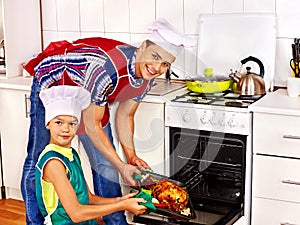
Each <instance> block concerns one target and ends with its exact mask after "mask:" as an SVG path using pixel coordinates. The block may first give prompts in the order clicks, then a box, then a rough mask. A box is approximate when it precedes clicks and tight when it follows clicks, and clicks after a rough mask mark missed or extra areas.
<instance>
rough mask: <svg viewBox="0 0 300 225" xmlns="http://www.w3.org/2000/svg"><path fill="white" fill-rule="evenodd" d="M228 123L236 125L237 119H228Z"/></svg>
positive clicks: (230, 125) (232, 125)
mask: <svg viewBox="0 0 300 225" xmlns="http://www.w3.org/2000/svg"><path fill="white" fill-rule="evenodd" d="M227 124H228V126H229V127H236V125H237V121H236V119H235V118H231V119H229V120H228V123H227Z"/></svg>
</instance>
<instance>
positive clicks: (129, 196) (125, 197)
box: [120, 191, 139, 201]
mask: <svg viewBox="0 0 300 225" xmlns="http://www.w3.org/2000/svg"><path fill="white" fill-rule="evenodd" d="M138 193H139V192H138V191H136V192H133V193H129V194H126V195H123V196H122V197H120V201H123V200H126V199H129V198H132V197H134V196H136V195H137V194H138Z"/></svg>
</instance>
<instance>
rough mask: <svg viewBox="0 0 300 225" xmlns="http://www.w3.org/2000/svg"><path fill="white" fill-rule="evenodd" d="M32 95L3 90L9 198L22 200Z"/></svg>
mask: <svg viewBox="0 0 300 225" xmlns="http://www.w3.org/2000/svg"><path fill="white" fill-rule="evenodd" d="M29 95H30V92H29V91H24V90H15V89H2V88H1V89H0V108H1V110H0V133H1V150H2V163H3V176H4V177H3V178H4V181H3V183H4V186H5V187H6V197H7V198H17V199H19V198H21V194H20V182H21V177H22V170H23V163H24V159H25V157H26V146H27V139H28V131H29V122H30V121H29V110H30V109H29V104H30V103H29Z"/></svg>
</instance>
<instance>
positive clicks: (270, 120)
mask: <svg viewBox="0 0 300 225" xmlns="http://www.w3.org/2000/svg"><path fill="white" fill-rule="evenodd" d="M253 121H254V122H253V152H254V153H262V154H267V155H277V156H288V157H296V158H300V148H299V145H300V126H298V124H300V117H299V116H286V115H275V114H265V113H254V116H253Z"/></svg>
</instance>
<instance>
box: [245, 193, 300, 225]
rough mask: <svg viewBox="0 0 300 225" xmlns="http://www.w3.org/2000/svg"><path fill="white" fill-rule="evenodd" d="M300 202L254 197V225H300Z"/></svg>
mask: <svg viewBox="0 0 300 225" xmlns="http://www.w3.org/2000/svg"><path fill="white" fill-rule="evenodd" d="M299 212H300V204H296V203H290V202H282V201H276V200H270V199H262V198H254V199H253V201H252V218H251V224H252V225H296V224H297V225H300V213H299Z"/></svg>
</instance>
